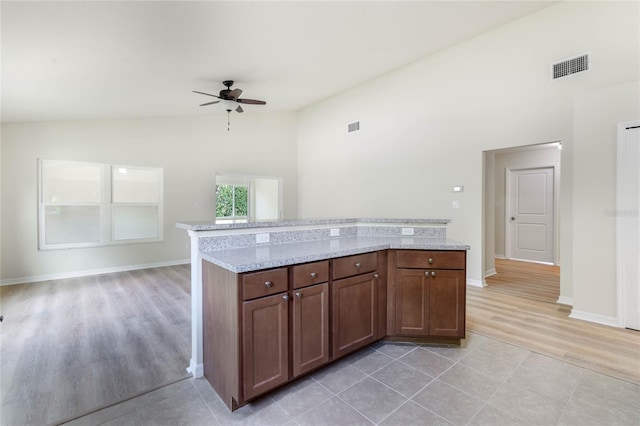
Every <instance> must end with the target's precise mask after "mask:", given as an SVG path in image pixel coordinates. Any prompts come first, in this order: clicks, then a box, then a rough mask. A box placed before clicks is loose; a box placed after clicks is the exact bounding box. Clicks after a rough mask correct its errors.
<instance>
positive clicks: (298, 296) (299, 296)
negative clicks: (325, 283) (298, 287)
mask: <svg viewBox="0 0 640 426" xmlns="http://www.w3.org/2000/svg"><path fill="white" fill-rule="evenodd" d="M296 297H297V298H298V299H300V298H301V297H302V293H300V292H299V291H296Z"/></svg>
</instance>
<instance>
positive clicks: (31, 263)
mask: <svg viewBox="0 0 640 426" xmlns="http://www.w3.org/2000/svg"><path fill="white" fill-rule="evenodd" d="M231 126H232V127H231V131H227V116H226V114H212V115H203V116H197V117H178V118H157V119H139V120H108V121H107V120H105V121H74V122H41V123H13V124H3V125H2V145H1V151H2V168H1V174H2V178H1V179H2V181H1V182H2V212H1V218H2V236H1V245H2V259H1V261H2V275H1V278H2V281H3V282H4V283H11V282H16V281H31V280H35V279H43V278H47V277H50V276H56V275H57V274H69V273H74V272H78V271H92V270H102V269H110V268H121V267H126V266H128V265H145V264H157V263H165V262H166V263H171V262H176V261H182V260H188V259H189V255H190V251H189V249H188V248H187V246H186V245H187V242H188V238H187V233H186V232H185V231H183V230H179V229H177V228H176V227H175V223H176V222H180V221H189V220H212V219H214V218H215V209H214V196H215V174H216V172H228V173H234V172H235V173H245V174H255V175H262V176H283V177H284V214H285V217H296V216H297V199H296V198H297V168H296V162H297V150H296V117H295V114H293V113H291V114H254V115H252V114H243V115H242V116H237V115H236V116H234V117H232V123H231ZM38 158H44V159H56V160H76V161H91V162H102V163H115V164H125V165H135V166H149V167H162V168H163V169H164V202H165V204H164V241H163V242H161V243H148V244H133V245H126V246H112V247H101V248H89V249H72V250H53V251H38V244H37V241H38V237H37V164H36V163H37V161H36V160H37V159H38Z"/></svg>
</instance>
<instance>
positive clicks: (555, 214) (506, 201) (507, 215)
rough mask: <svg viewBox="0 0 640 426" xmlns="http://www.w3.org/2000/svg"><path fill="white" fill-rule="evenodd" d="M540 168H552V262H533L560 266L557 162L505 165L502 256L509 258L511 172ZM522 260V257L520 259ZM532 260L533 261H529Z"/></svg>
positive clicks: (510, 248) (558, 166)
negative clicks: (517, 165)
mask: <svg viewBox="0 0 640 426" xmlns="http://www.w3.org/2000/svg"><path fill="white" fill-rule="evenodd" d="M542 168H552V169H553V263H548V262H535V263H544V264H552V265H558V266H560V258H559V252H560V250H559V240H560V239H559V238H558V236H559V230H560V226H559V225H560V224H559V223H558V218H559V217H560V193H559V192H560V173H558V170H559V169H560V165H559V164H549V163H544V164H535V163H534V164H527V165H526V166H525V167H507V168H506V169H505V173H506V176H505V180H504V185H505V194H504V239H505V241H504V252H505V253H504V257H505V259H511V258H512V256H511V250H512V247H511V230H510V229H511V227H510V226H509V225H510V222H511V221H510V219H509V218H510V217H511V215H510V213H511V212H510V209H511V174H512V173H513V172H514V171H515V170H531V169H542ZM520 260H522V259H520ZM531 262H533V261H531Z"/></svg>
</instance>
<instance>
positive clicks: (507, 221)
mask: <svg viewBox="0 0 640 426" xmlns="http://www.w3.org/2000/svg"><path fill="white" fill-rule="evenodd" d="M561 148H562V145H561V143H559V142H553V143H545V144H539V145H530V146H522V147H512V148H505V149H499V150H492V151H485V152H484V195H483V199H484V212H485V221H484V251H485V256H484V267H485V273H484V278H485V280H484V283H483V284H485V285H487V286H488V287H489V288H490V289H495V290H503V291H506V292H508V293H510V294H514V295H519V296H522V297H529V298H531V297H534V298H536V299H544V300H546V301H552V302H556V301H560V300H561V299H563V297H562V296H560V279H559V276H560V258H559V250H558V247H559V235H560V229H559V228H560V226H559V221H558V216H559V199H560V173H561V170H560V159H561Z"/></svg>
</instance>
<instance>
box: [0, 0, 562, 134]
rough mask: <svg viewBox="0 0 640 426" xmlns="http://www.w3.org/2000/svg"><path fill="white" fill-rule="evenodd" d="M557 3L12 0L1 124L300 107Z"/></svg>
mask: <svg viewBox="0 0 640 426" xmlns="http://www.w3.org/2000/svg"><path fill="white" fill-rule="evenodd" d="M553 3H554V2H550V1H530V2H529V1H408V2H404V1H353V2H342V1H317V2H316V1H280V2H271V1H234V2H231V1H197V2H195V1H194V2H192V1H122V2H120V1H118V2H111V1H69V2H64V1H42V2H23V1H15V2H12V1H2V2H1V3H0V13H1V25H2V26H1V37H2V38H1V40H0V42H1V48H2V56H1V59H2V63H1V73H2V74H1V83H2V87H1V90H2V92H1V95H2V110H1V114H2V121H3V122H14V121H41V120H78V119H109V118H130V117H161V116H179V115H193V114H214V113H223V112H224V111H223V109H222V108H220V107H218V106H217V105H212V106H208V107H199V106H198V105H199V104H201V103H204V102H207V101H210V100H213V98H207V97H206V96H202V95H197V94H194V93H192V90H198V91H203V92H209V93H218V91H219V90H220V89H223V86H222V81H223V80H227V79H232V80H235V82H236V84H235V86H234V87H239V88H241V89H242V90H243V91H244V93H243V97H248V98H254V99H264V100H266V101H267V105H266V106H252V105H248V106H246V107H245V108H244V109H245V111H246V112H248V113H253V112H277V111H296V110H299V109H301V108H304V107H306V106H308V105H311V104H313V103H315V102H317V101H319V100H321V99H324V98H327V97H329V96H332V95H334V94H337V93H340V92H341V91H344V90H346V89H349V88H351V87H354V86H356V85H358V84H361V83H364V82H366V81H368V80H371V79H373V78H375V77H377V76H380V75H383V74H385V73H388V72H390V71H393V70H395V69H397V68H400V67H402V66H404V65H407V64H410V63H412V62H414V61H416V60H418V59H420V58H423V57H425V56H427V55H429V54H432V53H434V52H437V51H439V50H442V49H445V48H447V47H450V46H452V45H454V44H456V43H460V42H462V41H464V40H466V39H469V38H472V37H475V36H477V35H479V34H481V33H483V32H486V31H490V30H491V29H493V28H495V27H498V26H501V25H504V24H507V23H509V22H511V21H513V20H516V19H519V18H521V17H523V16H525V15H527V14H530V13H533V12H535V11H537V10H539V9H541V8H543V7H546V6H549V5H550V4H553ZM408 90H411V88H410V87H398V91H408Z"/></svg>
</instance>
